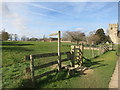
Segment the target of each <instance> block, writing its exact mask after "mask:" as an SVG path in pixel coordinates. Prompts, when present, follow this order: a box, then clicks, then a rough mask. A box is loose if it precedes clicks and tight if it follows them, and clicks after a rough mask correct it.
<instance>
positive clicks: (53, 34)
mask: <svg viewBox="0 0 120 90" xmlns="http://www.w3.org/2000/svg"><path fill="white" fill-rule="evenodd" d="M55 35H58V33H52V34H50V35H49V36H55Z"/></svg>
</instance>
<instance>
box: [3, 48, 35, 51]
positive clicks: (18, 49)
mask: <svg viewBox="0 0 120 90" xmlns="http://www.w3.org/2000/svg"><path fill="white" fill-rule="evenodd" d="M2 50H10V51H17V52H19V51H33V49H27V48H24V47H2Z"/></svg>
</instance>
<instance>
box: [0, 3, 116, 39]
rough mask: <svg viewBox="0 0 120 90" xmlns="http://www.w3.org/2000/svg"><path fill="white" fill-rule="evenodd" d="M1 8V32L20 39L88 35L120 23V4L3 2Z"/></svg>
mask: <svg viewBox="0 0 120 90" xmlns="http://www.w3.org/2000/svg"><path fill="white" fill-rule="evenodd" d="M0 8H2V11H1V12H0V20H1V19H2V26H0V30H2V29H4V28H5V30H6V31H7V32H9V33H13V34H18V36H19V37H21V36H23V35H25V36H27V37H37V38H42V37H43V36H44V35H45V36H46V37H49V34H51V33H55V32H57V31H58V30H60V31H61V32H62V33H64V32H65V31H68V30H69V31H81V32H84V33H85V34H86V35H87V34H89V32H91V31H94V30H97V29H99V28H103V29H104V30H105V31H106V30H107V28H108V24H116V23H118V2H4V3H2V5H0Z"/></svg>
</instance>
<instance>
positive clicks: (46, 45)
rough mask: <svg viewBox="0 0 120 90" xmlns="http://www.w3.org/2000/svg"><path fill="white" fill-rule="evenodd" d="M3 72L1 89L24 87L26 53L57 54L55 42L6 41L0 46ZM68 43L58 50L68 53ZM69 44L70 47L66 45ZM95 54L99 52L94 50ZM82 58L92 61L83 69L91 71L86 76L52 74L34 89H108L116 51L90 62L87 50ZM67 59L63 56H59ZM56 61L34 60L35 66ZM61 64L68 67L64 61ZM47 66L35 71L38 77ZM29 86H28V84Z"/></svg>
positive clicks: (39, 82)
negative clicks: (87, 68) (91, 70)
mask: <svg viewBox="0 0 120 90" xmlns="http://www.w3.org/2000/svg"><path fill="white" fill-rule="evenodd" d="M2 45H3V46H2V62H3V64H2V66H3V68H2V70H3V87H4V88H18V87H25V86H26V85H27V84H26V83H27V81H26V80H24V76H25V75H24V70H25V68H26V67H28V66H29V62H28V61H26V62H23V59H24V56H25V55H29V54H39V53H50V52H57V43H56V42H51V43H50V42H38V41H34V42H31V41H29V42H21V41H13V42H10V41H7V42H3V43H2ZM66 45H68V43H62V47H61V51H62V52H65V51H69V50H70V47H68V46H66ZM69 45H70V44H69ZM95 54H96V55H97V54H98V51H97V50H96V51H95ZM84 56H85V57H86V58H87V59H90V60H91V61H90V62H89V61H88V62H86V64H85V65H86V66H89V67H90V68H92V69H93V72H92V73H91V74H90V75H89V74H88V75H81V74H79V73H76V74H75V76H73V77H70V76H68V75H67V72H66V71H63V72H61V73H58V74H56V73H55V74H51V75H48V76H46V77H43V78H41V79H40V80H38V81H37V83H36V87H37V88H41V87H44V88H89V87H91V88H97V87H99V88H100V87H101V88H107V87H108V82H109V80H110V77H111V75H112V72H113V70H114V67H115V63H116V59H117V57H116V56H115V51H111V52H107V53H106V54H104V55H101V56H100V57H98V58H95V59H91V58H92V54H91V51H90V50H84ZM62 58H66V55H64V56H62ZM55 60H57V57H49V58H42V59H36V62H35V65H38V64H39V65H40V64H44V63H47V62H50V61H55ZM64 64H70V62H69V61H68V62H66V63H64ZM50 69H52V68H50V67H48V68H45V69H40V70H37V71H36V72H35V75H39V74H41V73H43V72H46V71H49V70H50ZM29 86H30V85H29Z"/></svg>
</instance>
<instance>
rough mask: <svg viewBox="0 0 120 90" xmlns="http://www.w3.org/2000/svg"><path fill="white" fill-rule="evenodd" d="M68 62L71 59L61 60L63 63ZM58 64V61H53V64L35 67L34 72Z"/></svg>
mask: <svg viewBox="0 0 120 90" xmlns="http://www.w3.org/2000/svg"><path fill="white" fill-rule="evenodd" d="M68 60H69V59H63V60H61V62H65V61H68ZM57 63H58V61H53V62H49V63H46V64H42V65H39V66H35V67H34V70H38V69H41V68H45V67H49V66H51V65H54V64H57Z"/></svg>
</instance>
